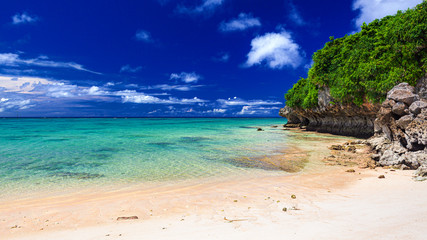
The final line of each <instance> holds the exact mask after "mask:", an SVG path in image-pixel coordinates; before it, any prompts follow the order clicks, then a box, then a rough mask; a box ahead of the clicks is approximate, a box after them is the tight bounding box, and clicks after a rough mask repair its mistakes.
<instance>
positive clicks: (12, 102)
mask: <svg viewBox="0 0 427 240" xmlns="http://www.w3.org/2000/svg"><path fill="white" fill-rule="evenodd" d="M33 106H34V105H31V100H29V99H26V100H22V99H8V98H2V99H1V101H0V112H4V111H6V110H9V109H19V110H24V109H27V108H30V107H33Z"/></svg>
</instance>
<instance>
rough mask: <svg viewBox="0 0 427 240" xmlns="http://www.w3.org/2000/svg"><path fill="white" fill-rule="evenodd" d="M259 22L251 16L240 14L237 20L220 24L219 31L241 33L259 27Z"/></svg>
mask: <svg viewBox="0 0 427 240" xmlns="http://www.w3.org/2000/svg"><path fill="white" fill-rule="evenodd" d="M260 26H261V22H260V20H259V19H258V18H254V17H253V16H252V15H251V14H246V13H240V14H239V17H238V18H235V19H231V20H230V21H228V22H222V23H221V24H220V25H219V30H220V31H222V32H233V31H243V30H246V29H248V28H253V27H260Z"/></svg>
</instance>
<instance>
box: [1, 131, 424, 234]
mask: <svg viewBox="0 0 427 240" xmlns="http://www.w3.org/2000/svg"><path fill="white" fill-rule="evenodd" d="M319 136H325V135H319ZM301 137H303V138H307V139H305V140H306V141H305V142H306V143H307V144H302V145H300V146H298V147H299V149H300V150H301V151H296V152H294V153H293V154H296V155H298V157H300V158H301V159H304V156H306V157H307V161H308V162H309V163H308V164H307V165H306V167H305V169H304V170H303V171H302V172H299V173H295V174H292V175H289V176H271V177H255V176H248V177H247V178H239V179H227V180H224V181H221V180H215V181H206V182H200V183H197V182H186V183H179V184H169V185H163V186H157V187H148V188H147V187H143V186H137V185H135V186H131V187H129V188H120V189H111V190H105V189H86V190H84V191H80V192H72V193H70V194H60V195H52V196H46V195H44V196H43V197H34V198H26V199H15V200H10V199H9V200H0V236H1V238H0V239H266V238H272V239H424V237H425V235H426V233H427V230H426V229H425V227H424V226H425V225H426V223H427V220H426V219H425V216H427V204H425V203H426V199H427V182H416V181H413V180H412V178H411V175H412V174H413V172H412V171H400V170H396V171H392V170H390V169H383V168H376V169H359V168H357V166H356V167H354V166H353V167H351V168H352V169H355V172H354V173H349V172H346V170H348V169H349V168H350V167H349V166H342V165H340V166H329V165H326V164H325V162H324V161H322V160H323V159H324V158H325V157H327V156H328V155H330V153H331V151H330V150H329V149H328V148H327V147H328V146H330V145H332V144H342V143H343V142H345V141H347V140H351V139H345V138H334V137H329V138H323V137H322V138H319V139H317V138H316V137H315V136H314V137H313V135H312V134H310V135H309V136H305V135H304V134H302V135H301ZM356 154H357V153H356ZM291 155H292V154H288V156H286V155H277V156H274V157H270V160H269V161H270V162H272V163H274V164H277V163H280V164H282V163H287V162H288V160H291V159H294V157H295V156H294V157H291V158H289V156H291ZM284 166H288V165H287V164H284ZM379 175H384V176H385V178H383V179H379V178H378V176H379ZM292 195H294V196H295V198H293V197H292ZM132 216H137V217H138V219H129V220H117V219H118V218H119V217H132Z"/></svg>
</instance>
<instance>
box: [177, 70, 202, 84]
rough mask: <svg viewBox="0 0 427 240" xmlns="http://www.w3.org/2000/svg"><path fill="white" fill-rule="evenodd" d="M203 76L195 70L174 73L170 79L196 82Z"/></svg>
mask: <svg viewBox="0 0 427 240" xmlns="http://www.w3.org/2000/svg"><path fill="white" fill-rule="evenodd" d="M201 78H202V77H201V76H200V75H198V74H196V73H195V72H191V73H187V72H182V73H172V74H171V75H170V77H169V79H170V80H180V81H182V82H185V83H196V82H197V81H199V79H201Z"/></svg>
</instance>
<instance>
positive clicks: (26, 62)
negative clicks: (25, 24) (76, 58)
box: [0, 53, 101, 74]
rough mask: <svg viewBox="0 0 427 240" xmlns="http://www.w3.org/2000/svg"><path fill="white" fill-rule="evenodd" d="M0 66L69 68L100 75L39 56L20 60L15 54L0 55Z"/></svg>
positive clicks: (72, 64)
mask: <svg viewBox="0 0 427 240" xmlns="http://www.w3.org/2000/svg"><path fill="white" fill-rule="evenodd" d="M0 65H3V66H8V67H21V66H37V67H52V68H71V69H75V70H79V71H85V72H90V73H95V74H101V73H99V72H94V71H91V70H88V69H86V68H84V67H83V66H82V65H80V64H77V63H75V62H55V61H51V60H48V58H47V57H46V56H40V57H37V58H32V59H22V58H20V56H19V55H18V54H15V53H0Z"/></svg>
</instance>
